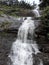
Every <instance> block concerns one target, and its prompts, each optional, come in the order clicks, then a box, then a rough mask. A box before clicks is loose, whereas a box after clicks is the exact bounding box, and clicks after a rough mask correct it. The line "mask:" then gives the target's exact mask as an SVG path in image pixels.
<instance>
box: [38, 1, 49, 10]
mask: <svg viewBox="0 0 49 65" xmlns="http://www.w3.org/2000/svg"><path fill="white" fill-rule="evenodd" d="M40 1H41V3H40V5H39V6H40V9H44V8H45V7H47V6H49V0H40Z"/></svg>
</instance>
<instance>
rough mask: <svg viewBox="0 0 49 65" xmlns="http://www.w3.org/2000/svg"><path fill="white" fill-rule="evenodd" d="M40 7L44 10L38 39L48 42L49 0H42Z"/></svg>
mask: <svg viewBox="0 0 49 65" xmlns="http://www.w3.org/2000/svg"><path fill="white" fill-rule="evenodd" d="M41 1H42V2H41V4H40V5H39V6H40V9H41V11H42V15H41V18H40V19H41V25H40V27H39V30H38V39H40V41H43V39H44V43H47V42H48V41H49V0H41Z"/></svg>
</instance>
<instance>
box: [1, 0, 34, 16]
mask: <svg viewBox="0 0 49 65" xmlns="http://www.w3.org/2000/svg"><path fill="white" fill-rule="evenodd" d="M11 1H12V0H10V1H8V2H9V4H8V3H7V1H2V0H1V1H0V16H1V15H2V14H6V15H12V16H16V17H18V16H19V15H21V14H22V15H23V14H24V15H27V14H28V13H29V11H30V10H31V9H32V8H34V5H32V6H31V5H30V4H28V3H26V2H25V1H20V2H19V1H17V0H16V1H17V2H15V3H14V4H13V2H11Z"/></svg>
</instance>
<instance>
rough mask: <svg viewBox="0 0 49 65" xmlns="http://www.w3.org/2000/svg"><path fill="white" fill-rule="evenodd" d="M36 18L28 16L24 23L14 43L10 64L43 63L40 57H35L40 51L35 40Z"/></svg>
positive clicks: (37, 64)
mask: <svg viewBox="0 0 49 65" xmlns="http://www.w3.org/2000/svg"><path fill="white" fill-rule="evenodd" d="M34 29H35V25H34V20H32V19H31V17H27V19H26V20H24V22H23V23H22V25H21V26H20V28H19V31H18V37H17V39H16V41H15V42H14V43H13V45H12V48H11V52H10V54H9V56H8V57H9V58H10V59H11V63H9V65H43V63H42V60H41V59H40V58H37V57H36V58H34V56H36V54H37V53H40V51H39V49H38V45H37V44H36V41H35V40H34ZM36 59H37V61H36V62H35V60H36Z"/></svg>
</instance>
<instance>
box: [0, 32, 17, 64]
mask: <svg viewBox="0 0 49 65" xmlns="http://www.w3.org/2000/svg"><path fill="white" fill-rule="evenodd" d="M16 37H17V34H13V33H4V32H3V33H1V32H0V65H7V61H8V54H9V53H10V49H11V46H12V43H13V42H14V41H15V40H16Z"/></svg>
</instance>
